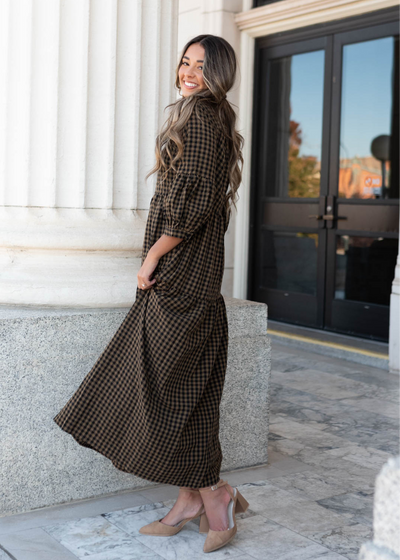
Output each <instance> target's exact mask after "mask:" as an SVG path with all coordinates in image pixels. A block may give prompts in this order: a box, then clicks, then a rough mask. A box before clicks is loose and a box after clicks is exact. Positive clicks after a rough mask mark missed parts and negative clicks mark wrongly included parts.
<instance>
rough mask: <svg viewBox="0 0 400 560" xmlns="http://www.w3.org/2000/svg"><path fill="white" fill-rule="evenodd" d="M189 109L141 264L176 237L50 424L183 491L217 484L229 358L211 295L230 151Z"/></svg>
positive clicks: (217, 294)
mask: <svg viewBox="0 0 400 560" xmlns="http://www.w3.org/2000/svg"><path fill="white" fill-rule="evenodd" d="M198 109H199V116H200V118H199V117H197V116H196V114H195V112H194V111H193V113H192V115H191V116H190V118H189V121H188V122H187V124H186V125H185V127H184V129H183V130H182V134H183V142H184V151H183V156H182V159H181V160H180V162H179V167H178V171H177V172H175V171H171V170H170V171H169V172H168V174H167V176H166V177H164V178H162V173H161V172H158V175H157V183H156V190H155V193H154V195H153V197H152V199H151V203H150V210H149V215H148V219H147V223H146V229H145V237H144V244H143V250H142V264H143V261H144V259H145V258H146V255H147V252H148V250H149V249H150V247H151V246H152V245H154V243H155V242H156V241H157V240H158V239H159V237H160V236H161V235H162V234H166V235H170V236H174V237H181V238H183V241H182V242H181V243H179V244H178V245H177V246H176V247H174V248H173V249H172V250H171V251H169V252H168V253H166V254H165V255H163V256H162V257H161V258H160V260H159V262H158V264H157V267H156V269H155V271H154V277H155V278H156V283H155V284H153V286H152V287H151V288H150V289H146V290H141V289H140V288H139V287H137V289H136V300H135V302H134V304H133V305H132V307H131V309H130V310H129V312H128V314H127V315H126V317H125V319H124V321H123V322H122V324H121V325H120V327H119V328H118V330H117V332H116V333H115V335H114V336H113V338H112V339H111V341H110V342H109V343H108V345H107V346H106V348H105V350H104V351H103V352H102V354H101V355H100V357H99V358H98V359H97V361H96V363H95V364H94V366H93V367H92V369H91V370H90V371H89V373H88V374H87V375H86V377H85V378H84V379H83V381H82V383H81V385H80V386H79V387H78V389H77V390H76V392H75V393H74V394H73V395H72V397H71V398H70V399H69V400H68V402H67V403H66V404H65V406H64V407H63V408H62V409H61V410H60V412H59V413H58V414H57V415H56V416H55V417H54V421H55V422H56V423H57V424H58V426H60V427H61V428H62V429H63V430H64V431H65V432H67V433H69V434H71V435H72V436H73V437H74V438H75V440H76V441H77V442H78V443H79V444H80V445H82V446H84V447H89V448H91V449H94V450H95V451H97V452H99V453H101V454H103V455H104V456H105V457H107V458H109V459H110V460H111V461H112V463H113V464H114V466H115V467H116V468H118V469H120V470H121V471H124V472H129V473H133V474H135V475H136V476H139V477H141V478H144V479H146V480H149V481H153V482H158V483H165V484H173V485H177V486H190V487H192V488H198V487H205V486H210V485H213V484H216V483H217V482H218V480H219V472H220V466H221V460H222V453H221V446H220V442H219V405H220V401H221V396H222V390H223V385H224V379H225V372H226V365H227V352H228V323H227V316H226V308H225V303H224V299H223V296H222V294H221V283H222V277H223V270H224V234H225V232H226V230H227V227H228V220H229V218H228V216H227V212H226V209H225V194H226V191H227V188H228V185H229V179H228V147H227V141H226V139H225V136H224V135H223V133H222V132H221V130H220V127H219V124H218V121H217V118H216V115H215V110H214V108H213V105H212V104H210V103H209V102H208V101H205V100H201V101H198ZM174 148H175V150H176V149H177V148H176V145H175V144H173V149H174ZM172 151H173V153H176V152H174V150H172Z"/></svg>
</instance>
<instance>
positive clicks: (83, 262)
mask: <svg viewBox="0 0 400 560" xmlns="http://www.w3.org/2000/svg"><path fill="white" fill-rule="evenodd" d="M398 20H399V17H398V2H397V0H278V1H275V2H266V1H262V0H256V1H253V0H213V1H211V0H180V1H179V2H178V0H138V1H135V2H132V1H131V0H96V1H93V0H67V1H65V2H64V1H62V0H40V1H38V0H20V1H18V2H14V1H12V0H6V1H4V2H1V3H0V27H1V29H0V37H1V42H2V49H0V78H1V79H0V83H1V84H2V85H1V87H0V123H1V126H0V303H1V304H4V305H12V306H26V305H28V306H32V305H42V306H43V305H44V306H52V307H125V306H129V305H130V304H131V303H132V302H133V300H134V297H135V290H136V274H137V271H138V269H139V267H140V259H141V248H142V241H143V235H144V226H145V221H146V217H147V212H148V207H149V203H150V200H151V197H152V194H153V192H154V188H155V176H154V175H153V176H152V177H151V178H150V179H149V180H148V181H147V182H145V180H144V177H145V175H146V174H147V172H148V171H149V169H150V168H151V167H152V166H153V163H154V142H155V138H156V135H157V133H158V130H159V128H160V126H161V124H162V123H163V121H164V119H165V113H164V108H165V107H166V106H167V105H168V104H169V103H171V102H172V101H173V100H174V99H176V96H177V91H176V90H175V88H174V86H173V83H174V71H175V68H176V64H177V62H178V57H179V54H180V50H181V48H182V47H183V45H184V44H185V42H186V41H187V40H188V39H190V38H192V37H193V36H195V35H198V34H200V33H213V34H215V35H220V36H223V37H225V38H226V39H227V40H228V41H229V42H230V43H231V44H232V45H233V47H234V48H235V50H236V52H237V53H238V57H239V61H240V68H239V73H238V80H237V83H236V85H235V87H234V88H233V89H232V91H231V92H229V94H228V97H229V100H230V101H231V102H232V103H233V104H234V106H236V108H237V113H238V128H239V130H240V131H241V132H242V134H243V135H244V137H245V153H244V157H245V166H244V170H243V172H244V173H243V184H242V186H241V188H240V190H239V195H240V199H239V201H238V212H237V213H235V212H234V213H233V215H232V219H231V223H230V226H229V229H228V232H227V235H226V255H225V266H226V268H225V275H224V283H223V294H224V295H227V296H233V297H238V298H245V299H253V300H258V301H262V302H265V303H267V304H268V308H269V316H270V318H271V319H276V320H280V321H285V322H289V323H294V324H299V325H306V326H311V327H315V328H318V329H327V330H332V331H335V332H341V333H347V334H350V335H355V336H362V337H366V338H371V339H376V340H381V341H386V340H389V344H390V366H391V369H392V370H394V371H399V370H400V358H399V340H400V328H399V324H400V261H399V257H398V230H399V217H398V190H399V186H398V185H399V171H398V152H399V136H398V134H399V133H398V128H399V127H398V119H399V115H398V97H399V86H398V80H399V76H398V68H399V66H398V58H399V39H398V36H399V31H398ZM396 262H397V265H396Z"/></svg>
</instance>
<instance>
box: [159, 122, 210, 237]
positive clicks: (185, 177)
mask: <svg viewBox="0 0 400 560" xmlns="http://www.w3.org/2000/svg"><path fill="white" fill-rule="evenodd" d="M201 116H202V120H201V121H200V120H199V119H197V118H196V115H195V114H194V113H193V114H192V115H191V117H190V118H189V121H188V122H187V124H186V127H185V129H184V131H183V142H184V146H183V154H182V159H181V160H180V162H179V168H178V172H177V173H176V175H175V177H174V180H173V182H172V184H171V187H170V189H169V190H168V192H167V194H166V196H165V199H164V211H165V216H166V227H165V229H164V233H165V234H166V235H171V236H173V237H181V238H184V239H188V238H190V237H191V236H192V235H194V234H195V233H196V232H197V231H198V230H199V229H200V228H201V227H202V226H203V224H205V223H206V221H207V220H208V219H209V218H210V216H211V215H212V213H213V211H214V210H215V203H216V185H215V176H216V160H217V138H218V135H217V131H216V128H215V123H214V122H213V120H212V118H211V116H210V115H209V114H208V113H207V112H205V111H204V112H203V111H201Z"/></svg>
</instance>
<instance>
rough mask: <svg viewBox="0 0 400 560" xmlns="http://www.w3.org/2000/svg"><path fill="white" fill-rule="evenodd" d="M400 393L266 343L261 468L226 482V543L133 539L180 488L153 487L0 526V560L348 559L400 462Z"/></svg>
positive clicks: (374, 375)
mask: <svg viewBox="0 0 400 560" xmlns="http://www.w3.org/2000/svg"><path fill="white" fill-rule="evenodd" d="M398 388H399V378H398V376H396V375H394V374H389V373H387V372H385V371H383V370H381V369H375V368H372V367H368V366H363V365H359V364H356V363H352V362H349V361H345V360H340V359H337V358H328V357H324V356H321V355H317V354H313V353H310V352H305V351H303V350H298V349H295V348H292V347H287V346H282V345H279V344H277V343H274V344H273V372H272V377H271V390H272V393H271V416H270V438H269V441H270V447H269V462H268V465H266V466H261V467H257V468H253V469H246V470H242V471H235V472H232V473H225V474H224V478H227V479H228V481H229V482H230V483H231V484H232V485H235V486H238V487H239V489H240V491H241V492H242V493H243V495H244V496H245V497H246V499H247V500H248V501H249V503H250V508H249V510H248V511H247V512H246V513H245V514H241V515H240V516H238V517H239V520H238V534H237V536H236V537H235V539H234V540H233V541H232V543H231V544H229V545H228V546H226V547H224V548H222V549H220V550H219V551H216V552H213V553H212V554H211V555H205V554H204V553H203V552H202V548H203V543H204V540H205V535H200V534H199V533H198V522H197V523H196V522H193V523H188V524H187V525H186V526H185V528H184V529H183V530H182V531H181V532H180V533H179V534H178V535H176V536H175V537H170V538H160V537H148V536H142V535H140V533H138V529H139V528H140V527H141V526H142V525H144V524H146V523H149V522H150V521H153V520H154V519H159V518H161V517H162V516H163V515H165V513H166V512H167V511H168V509H169V508H170V507H171V505H172V504H173V501H174V497H175V495H176V488H174V487H169V486H159V487H155V488H147V489H145V490H142V491H135V492H125V493H122V494H119V495H113V496H108V497H105V498H98V499H94V500H85V501H81V502H75V503H72V504H69V505H64V506H59V507H53V508H44V509H41V510H37V511H36V512H32V513H29V514H21V515H15V516H10V517H5V518H0V545H1V547H0V560H8V558H10V557H11V558H14V559H16V560H77V558H78V559H82V560H83V559H87V560H139V559H140V560H141V559H143V560H162V559H165V560H170V559H171V560H192V559H193V560H194V559H197V558H201V557H209V558H214V559H215V560H220V559H222V558H224V559H225V558H233V559H235V560H252V559H259V560H261V559H262V560H317V559H320V560H339V559H343V558H348V559H352V560H356V559H357V557H358V550H359V548H360V546H361V544H362V543H363V542H365V541H367V540H370V539H372V534H373V531H372V508H373V493H374V483H375V477H376V475H377V474H378V472H379V470H380V469H381V467H382V466H383V464H384V463H385V462H386V461H387V459H389V457H392V456H395V455H397V454H398V453H399V449H398V443H397V442H398V435H399V430H398V409H399V400H398ZM2 549H3V550H2ZM4 550H7V551H8V552H9V553H10V554H11V556H10V557H9V556H8V555H7V554H6V553H5V552H4Z"/></svg>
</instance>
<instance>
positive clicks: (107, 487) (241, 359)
mask: <svg viewBox="0 0 400 560" xmlns="http://www.w3.org/2000/svg"><path fill="white" fill-rule="evenodd" d="M224 299H225V303H226V308H227V315H228V323H229V354H228V368H227V376H226V383H225V387H224V394H223V399H222V403H221V444H222V448H223V453H224V461H223V465H222V469H223V470H225V471H226V470H232V469H236V468H242V467H249V466H255V465H259V464H263V463H266V462H267V442H268V424H269V379H270V344H269V339H268V337H267V306H266V305H265V304H262V303H256V302H251V301H247V300H238V299H234V298H224ZM128 311H129V308H115V309H110V308H107V309H98V308H96V309H85V308H75V309H68V308H57V309H55V308H50V307H48V308H46V307H37V308H36V307H17V306H0V355H1V364H0V375H1V378H2V391H1V392H0V433H1V434H2V438H1V444H2V449H1V455H0V480H2V481H3V483H2V484H1V486H0V503H1V510H0V515H3V516H4V515H10V514H14V513H21V512H27V511H31V510H33V509H36V508H40V507H44V506H49V505H55V504H60V503H63V502H68V501H71V500H76V499H82V498H89V497H95V496H99V495H104V494H107V493H111V492H115V491H120V490H127V489H131V488H137V487H143V486H146V485H149V484H151V483H149V482H147V481H144V480H143V479H140V478H138V477H135V476H134V475H132V474H129V473H124V472H121V471H118V469H116V468H115V467H114V465H113V464H112V463H111V461H110V460H109V459H107V458H106V457H103V456H102V455H101V454H99V453H96V452H94V451H93V450H91V449H86V448H84V447H82V446H80V445H78V444H77V443H76V441H75V440H74V439H73V438H72V436H70V435H69V434H66V433H64V432H62V431H61V430H60V428H59V427H58V426H57V425H56V424H55V423H54V422H53V420H52V419H53V417H54V415H55V414H56V412H57V411H58V410H59V409H60V408H61V406H62V405H63V404H65V402H66V401H67V399H68V398H69V397H70V396H71V395H72V394H73V392H74V391H75V390H76V388H77V387H78V385H79V384H80V383H81V381H82V379H83V377H84V376H85V375H86V374H87V373H88V372H89V370H90V369H91V367H92V365H93V364H94V362H95V361H96V359H97V358H98V356H99V355H100V353H101V352H102V350H103V349H104V347H105V346H106V344H107V343H108V342H109V341H110V339H111V338H112V336H113V335H114V333H115V332H116V330H117V328H118V327H119V325H120V324H121V323H122V321H123V319H124V318H125V316H126V314H127V312H128ZM4 481H6V482H5V483H4Z"/></svg>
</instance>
